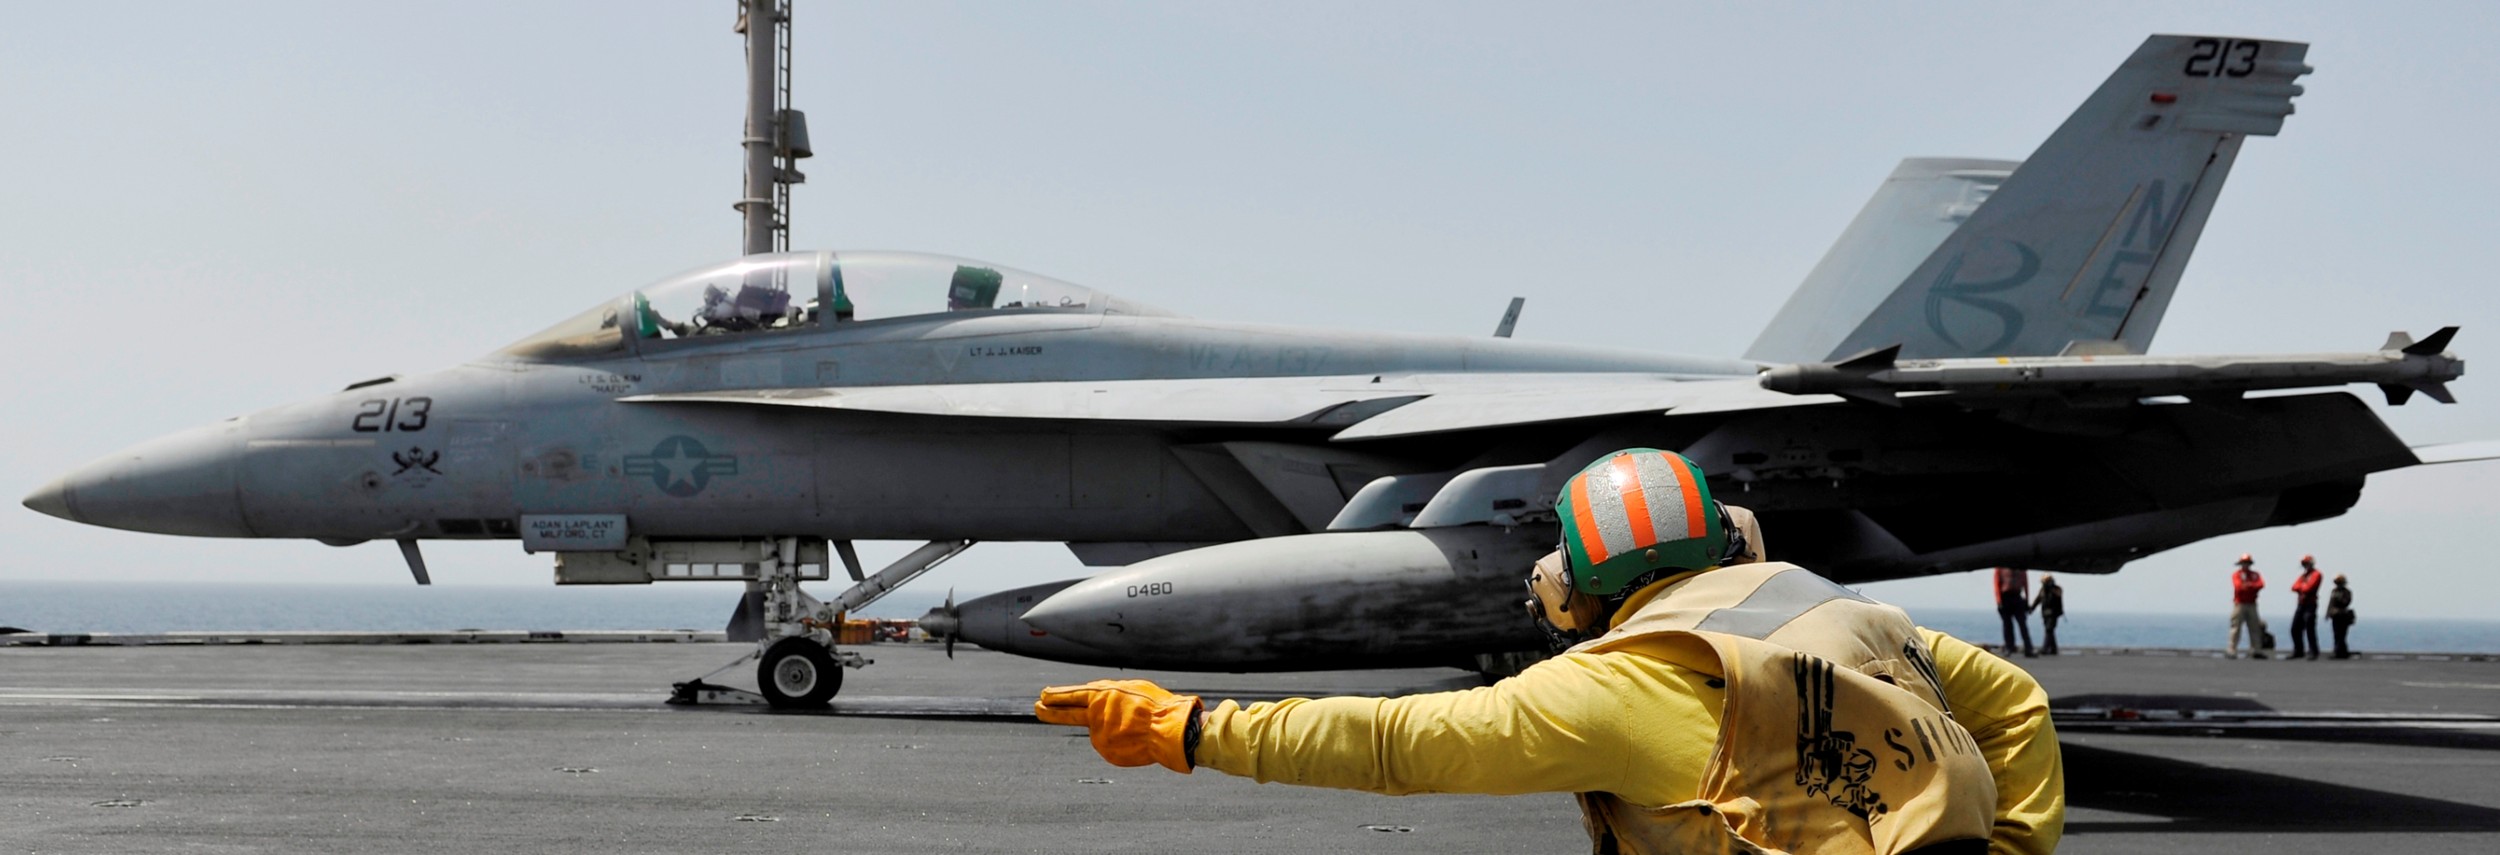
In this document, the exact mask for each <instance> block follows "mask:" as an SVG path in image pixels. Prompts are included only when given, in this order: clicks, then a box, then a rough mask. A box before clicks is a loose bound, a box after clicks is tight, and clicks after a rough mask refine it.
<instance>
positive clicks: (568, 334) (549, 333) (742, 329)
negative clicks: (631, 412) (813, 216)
mask: <svg viewBox="0 0 2500 855" xmlns="http://www.w3.org/2000/svg"><path fill="white" fill-rule="evenodd" d="M828 306H829V307H830V311H824V309H825V307H828ZM969 311H1051V312H1105V311H1109V312H1116V313H1120V314H1164V313H1163V312H1162V311H1161V310H1158V309H1154V308H1152V307H1148V306H1143V305H1139V304H1134V303H1128V302H1124V301H1118V300H1114V299H1112V298H1111V297H1110V296H1109V295H1107V294H1104V293H1102V292H1100V291H1096V290H1094V289H1091V288H1087V287H1085V286H1082V285H1076V284H1072V283H1068V282H1062V281H1060V280H1057V279H1052V278H1050V277H1047V276H1039V275H1035V274H1031V273H1026V272H1024V271H1021V270H1017V269H1014V268H1011V267H1001V266H998V265H995V264H987V263H984V262H979V261H972V260H968V259H962V258H951V257H948V256H943V255H926V254H921V253H912V252H840V253H830V252H788V253H773V254H767V255H753V256H748V257H746V258H743V259H739V260H738V261H734V262H731V263H728V264H722V265H715V266H712V267H705V268H701V269H698V270H695V271H692V272H688V273H682V274H679V275H676V276H672V277H669V278H667V279H664V280H661V281H660V282H658V283H656V284H653V285H651V286H650V287H647V288H642V289H640V290H637V291H634V292H633V293H630V294H627V295H625V296H624V297H621V298H619V299H617V300H613V301H610V302H608V303H605V304H602V305H600V306H598V307H595V308H593V309H591V310H590V311H587V312H583V313H582V314H580V315H576V316H574V317H573V318H571V319H569V320H566V321H565V322H563V323H560V324H557V325H555V326H552V327H549V328H547V329H546V330H544V331H542V332H540V333H538V334H537V335H533V336H530V337H529V338H525V339H522V340H520V341H518V342H515V343H513V344H512V345H510V346H508V347H505V348H504V349H503V351H502V353H504V354H505V355H508V356H515V357H519V358H522V359H581V358H592V357H598V356H602V355H607V354H613V353H616V352H619V351H622V350H623V349H624V347H625V341H626V339H625V337H626V336H627V335H631V336H633V337H634V338H636V339H639V340H641V341H644V342H653V341H675V340H679V339H705V338H708V337H712V336H749V335H761V334H772V333H780V332H787V331H791V330H805V329H818V328H821V325H823V324H837V325H838V324H843V323H851V322H857V321H875V320H884V319H887V318H903V317H912V316H916V315H935V314H940V313H945V312H969Z"/></svg>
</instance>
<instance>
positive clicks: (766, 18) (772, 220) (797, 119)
mask: <svg viewBox="0 0 2500 855" xmlns="http://www.w3.org/2000/svg"><path fill="white" fill-rule="evenodd" d="M737 32H739V33H741V34H743V35H745V36H746V46H747V121H746V136H745V138H744V139H743V140H742V142H741V144H742V145H743V146H744V147H745V148H746V164H747V168H746V188H745V192H744V193H743V194H741V195H740V197H739V199H738V204H737V205H736V206H735V207H736V208H737V209H738V213H739V214H740V216H741V217H742V218H743V219H744V220H745V229H744V240H743V241H742V243H741V252H742V253H743V254H745V255H754V254H756V253H759V252H780V251H784V250H787V249H789V248H790V185H792V184H798V183H802V182H805V181H806V180H807V176H806V175H805V174H802V173H800V172H799V170H798V161H799V159H800V158H803V157H812V156H814V155H815V152H814V151H812V150H810V148H809V146H808V143H807V116H806V115H804V114H801V113H800V112H799V111H797V110H794V109H791V108H790V0H739V2H738V27H737Z"/></svg>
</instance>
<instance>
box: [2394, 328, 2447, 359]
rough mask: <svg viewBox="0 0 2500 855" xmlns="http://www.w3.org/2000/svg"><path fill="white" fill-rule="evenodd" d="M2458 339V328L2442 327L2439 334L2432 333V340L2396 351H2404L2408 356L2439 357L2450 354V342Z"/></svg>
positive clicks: (2415, 343)
mask: <svg viewBox="0 0 2500 855" xmlns="http://www.w3.org/2000/svg"><path fill="white" fill-rule="evenodd" d="M2456 337H2457V328H2456V327H2440V328H2439V331H2438V332H2435V333H2431V337H2430V338H2426V339H2423V340H2421V341H2417V342H2413V343H2412V344H2408V345H2405V346H2403V347H2399V348H2396V349H2397V350H2401V351H2404V352H2405V354H2406V355H2407V356H2438V355H2440V354H2442V353H2447V352H2448V342H2449V341H2451V340H2454V339H2455V338H2456ZM2390 340H2391V341H2392V340H2393V337H2392V336H2391V337H2390Z"/></svg>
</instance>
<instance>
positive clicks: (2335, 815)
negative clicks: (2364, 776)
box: [2063, 743, 2500, 834]
mask: <svg viewBox="0 0 2500 855" xmlns="http://www.w3.org/2000/svg"><path fill="white" fill-rule="evenodd" d="M2063 750H2064V753H2065V759H2066V803H2067V804H2068V805H2071V806H2074V807H2082V808H2095V809H2099V810H2111V811H2123V812H2126V813H2132V814H2148V815H2152V816H2161V817H2167V818H2168V819H2167V821H2158V820H2148V821H2126V820H2113V821H2085V822H2069V823H2067V824H2066V832H2067V833H2069V834H2091V833H2096V832H2098V833H2115V832H2142V831H2155V832H2162V833H2165V834H2171V833H2214V832H2252V831H2257V832H2284V831H2291V832H2302V831H2309V832H2337V833H2346V832H2368V831H2380V832H2442V831H2500V808H2490V807H2484V806H2482V805H2473V804H2466V803H2463V802H2452V801H2446V800H2442V799H2432V798H2424V797H2421V796H2409V795H2404V794H2401V793H2390V792H2384V791H2380V790H2371V789H2365V788H2361V787H2352V786H2345V785H2343V784H2330V783H2326V782H2323V781H2310V780H2303V779H2300V778H2294V777H2290V776H2286V775H2276V774H2271V773H2266V772H2252V771H2247V770H2243V769H2226V768H2222V767H2218V766H2207V765H2204V764H2201V763H2191V762H2188V761H2185V760H2175V759H2171V758H2167V757H2153V756H2148V755H2143V754H2133V753H2129V752H2125V751H2116V750H2112V749H2107V748H2096V747H2093V746H2088V745H2075V744H2071V743H2069V744H2067V745H2065V746H2063Z"/></svg>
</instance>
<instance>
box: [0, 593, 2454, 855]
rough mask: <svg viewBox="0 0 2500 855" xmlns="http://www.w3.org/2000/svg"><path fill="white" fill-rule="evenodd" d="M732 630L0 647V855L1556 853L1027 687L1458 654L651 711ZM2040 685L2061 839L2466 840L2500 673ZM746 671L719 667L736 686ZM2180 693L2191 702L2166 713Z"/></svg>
mask: <svg viewBox="0 0 2500 855" xmlns="http://www.w3.org/2000/svg"><path fill="white" fill-rule="evenodd" d="M749 649H751V648H750V647H748V646H747V645H733V644H722V643H702V642H696V643H669V644H477V645H469V644H458V645H446V644H426V645H186V646H153V647H13V648H12V647H0V852H6V853H17V852H46V853H49V852H171V851H185V852H190V851H254V852H339V851H359V852H427V853H435V852H445V851H484V852H499V851H525V850H526V851H531V852H541V853H566V852H599V853H613V852H685V851H715V852H732V851H789V850H796V849H810V850H822V851H839V852H876V851H891V852H918V851H966V852H1156V853H1164V852H1173V851H1190V852H1312V851H1382V852H1437V853H1448V852H1497V851H1498V852H1520V851H1572V850H1574V849H1577V848H1579V847H1580V846H1582V845H1584V844H1582V842H1581V840H1582V837H1581V833H1580V831H1579V821H1578V819H1577V816H1576V815H1575V813H1574V811H1573V809H1572V806H1571V802H1570V799H1569V798H1568V797H1566V796H1562V795H1533V796H1517V797H1486V796H1437V795H1436V796H1407V797H1387V796H1374V795H1369V794H1363V793H1346V792H1340V791H1331V790H1318V789H1309V788H1300V787H1286V786H1277V785H1265V786H1263V785H1259V784H1256V783H1253V782H1251V781H1248V780H1244V779H1239V778H1233V777H1229V776H1225V775H1220V774H1215V773H1206V772H1202V773H1199V774H1195V775H1188V776H1182V775H1176V774H1172V773H1170V772H1166V771H1164V770H1161V769H1153V768H1147V769H1119V768H1114V767H1111V766H1109V765H1107V764H1104V763H1102V762H1101V761H1100V760H1099V759H1097V758H1096V757H1095V756H1094V753H1093V751H1092V750H1091V749H1090V748H1089V747H1088V746H1087V745H1086V741H1085V739H1084V737H1083V733H1082V731H1079V730H1076V729H1073V728H1063V727H1054V726H1048V725H1042V724H1038V723H1035V722H1033V721H1032V720H1031V719H1030V718H1029V717H1027V716H1026V715H1024V712H1025V711H1026V710H1028V709H1029V708H1030V704H1031V698H1032V697H1033V694H1034V690H1035V689H1037V688H1038V687H1040V686H1042V685H1045V684H1049V683H1057V682H1073V681H1081V680H1085V679H1091V678H1094V677H1098V676H1114V675H1117V676H1144V677H1151V678H1154V679H1157V680H1160V681H1163V682H1164V683H1165V684H1166V685H1168V686H1170V687H1172V688H1175V689H1178V690H1181V691H1188V692H1195V693H1200V694H1205V695H1208V696H1210V697H1239V698H1244V699H1254V698H1273V697H1283V696H1289V695H1297V694H1318V693H1351V692H1375V693H1397V692H1415V691H1435V690H1441V689H1450V688H1461V687H1465V686H1469V685H1474V678H1473V677H1472V676H1470V675H1466V674H1463V673H1461V672H1457V671H1446V670H1402V671H1350V672H1323V673H1304V674H1250V675H1237V674H1166V673H1158V672H1135V671H1132V672H1118V671H1112V670H1109V669H1102V668H1092V667H1086V666H1075V665H1061V664H1056V663H1048V662H1040V661H1036V660H1029V659H1022V658H1018V657H1012V656H1006V655H1002V654H998V653H993V652H989V651H985V650H979V649H959V650H958V651H957V653H956V658H955V659H953V660H952V661H949V660H948V659H947V658H946V657H945V656H944V654H942V653H941V652H940V651H939V650H938V649H937V648H936V647H934V646H926V645H876V646H870V647H865V648H858V649H859V650H861V651H862V652H865V653H866V654H867V655H868V656H870V657H871V658H873V659H875V660H876V664H874V665H871V666H870V667H868V668H866V669H863V670H855V671H851V672H849V675H848V678H849V679H848V684H847V685H846V686H845V687H844V689H843V692H842V695H841V696H840V697H839V698H838V699H837V700H836V703H835V708H834V709H833V710H832V711H830V712H829V713H815V714H780V713H772V712H768V711H764V710H761V709H756V708H741V707H715V708H686V707H672V706H667V705H665V704H663V703H662V702H661V701H662V699H664V698H665V697H666V696H667V691H668V686H669V684H671V683H672V682H675V681H679V680H685V679H689V678H692V677H695V676H698V675H702V674H705V673H708V672H711V671H712V670H713V669H715V668H718V667H720V666H721V665H722V664H724V663H726V662H729V661H730V660H732V659H735V658H737V657H739V656H742V655H744V654H745V653H746V652H747V651H748V650H749ZM2020 661H2021V664H2023V665H2024V666H2025V667H2027V668H2029V669H2031V670H2032V671H2033V673H2034V674H2036V675H2037V676H2039V677H2040V679H2041V680H2042V682H2043V683H2044V684H2046V685H2047V686H2048V687H2049V689H2050V692H2051V694H2052V695H2053V696H2055V697H2057V698H2058V699H2059V706H2060V707H2061V708H2072V709H2075V710H2078V711H2079V712H2078V713H2076V714H2073V715H2069V716H2067V717H2066V718H2065V720H2064V722H2063V723H2062V724H2061V732H2062V736H2063V741H2064V744H2065V747H2066V757H2067V760H2066V762H2067V767H2066V768H2067V775H2068V795H2069V800H2070V802H2071V803H2072V805H2073V809H2072V812H2071V813H2070V814H2069V817H2068V837H2067V840H2066V844H2065V845H2064V846H2063V847H2061V851H2066V852H2144V851H2151V852H2222V851H2231V852H2241V851H2264V852H2268V853H2297V852H2337V853H2342V852H2349V851H2353V850H2354V849H2355V848H2370V849H2389V848H2400V849H2406V850H2411V851H2455V852H2489V851H2492V849H2493V847H2494V846H2495V845H2496V844H2500V663H2494V662H2490V661H2444V662H2443V661H2422V660H2406V661H2352V662H2335V661H2320V662H2283V661H2222V660H2218V659H2212V658H2199V657H2179V656H2066V657H2059V658H2043V659H2036V660H2020ZM751 679H752V666H751V665H745V666H741V667H739V668H733V669H731V670H729V671H727V672H725V673H724V674H723V675H722V676H721V677H719V678H716V681H717V682H724V683H732V684H745V683H747V682H749V681H751ZM2180 710H2193V711H2194V712H2188V713H2181V712H2179V711H2180Z"/></svg>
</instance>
